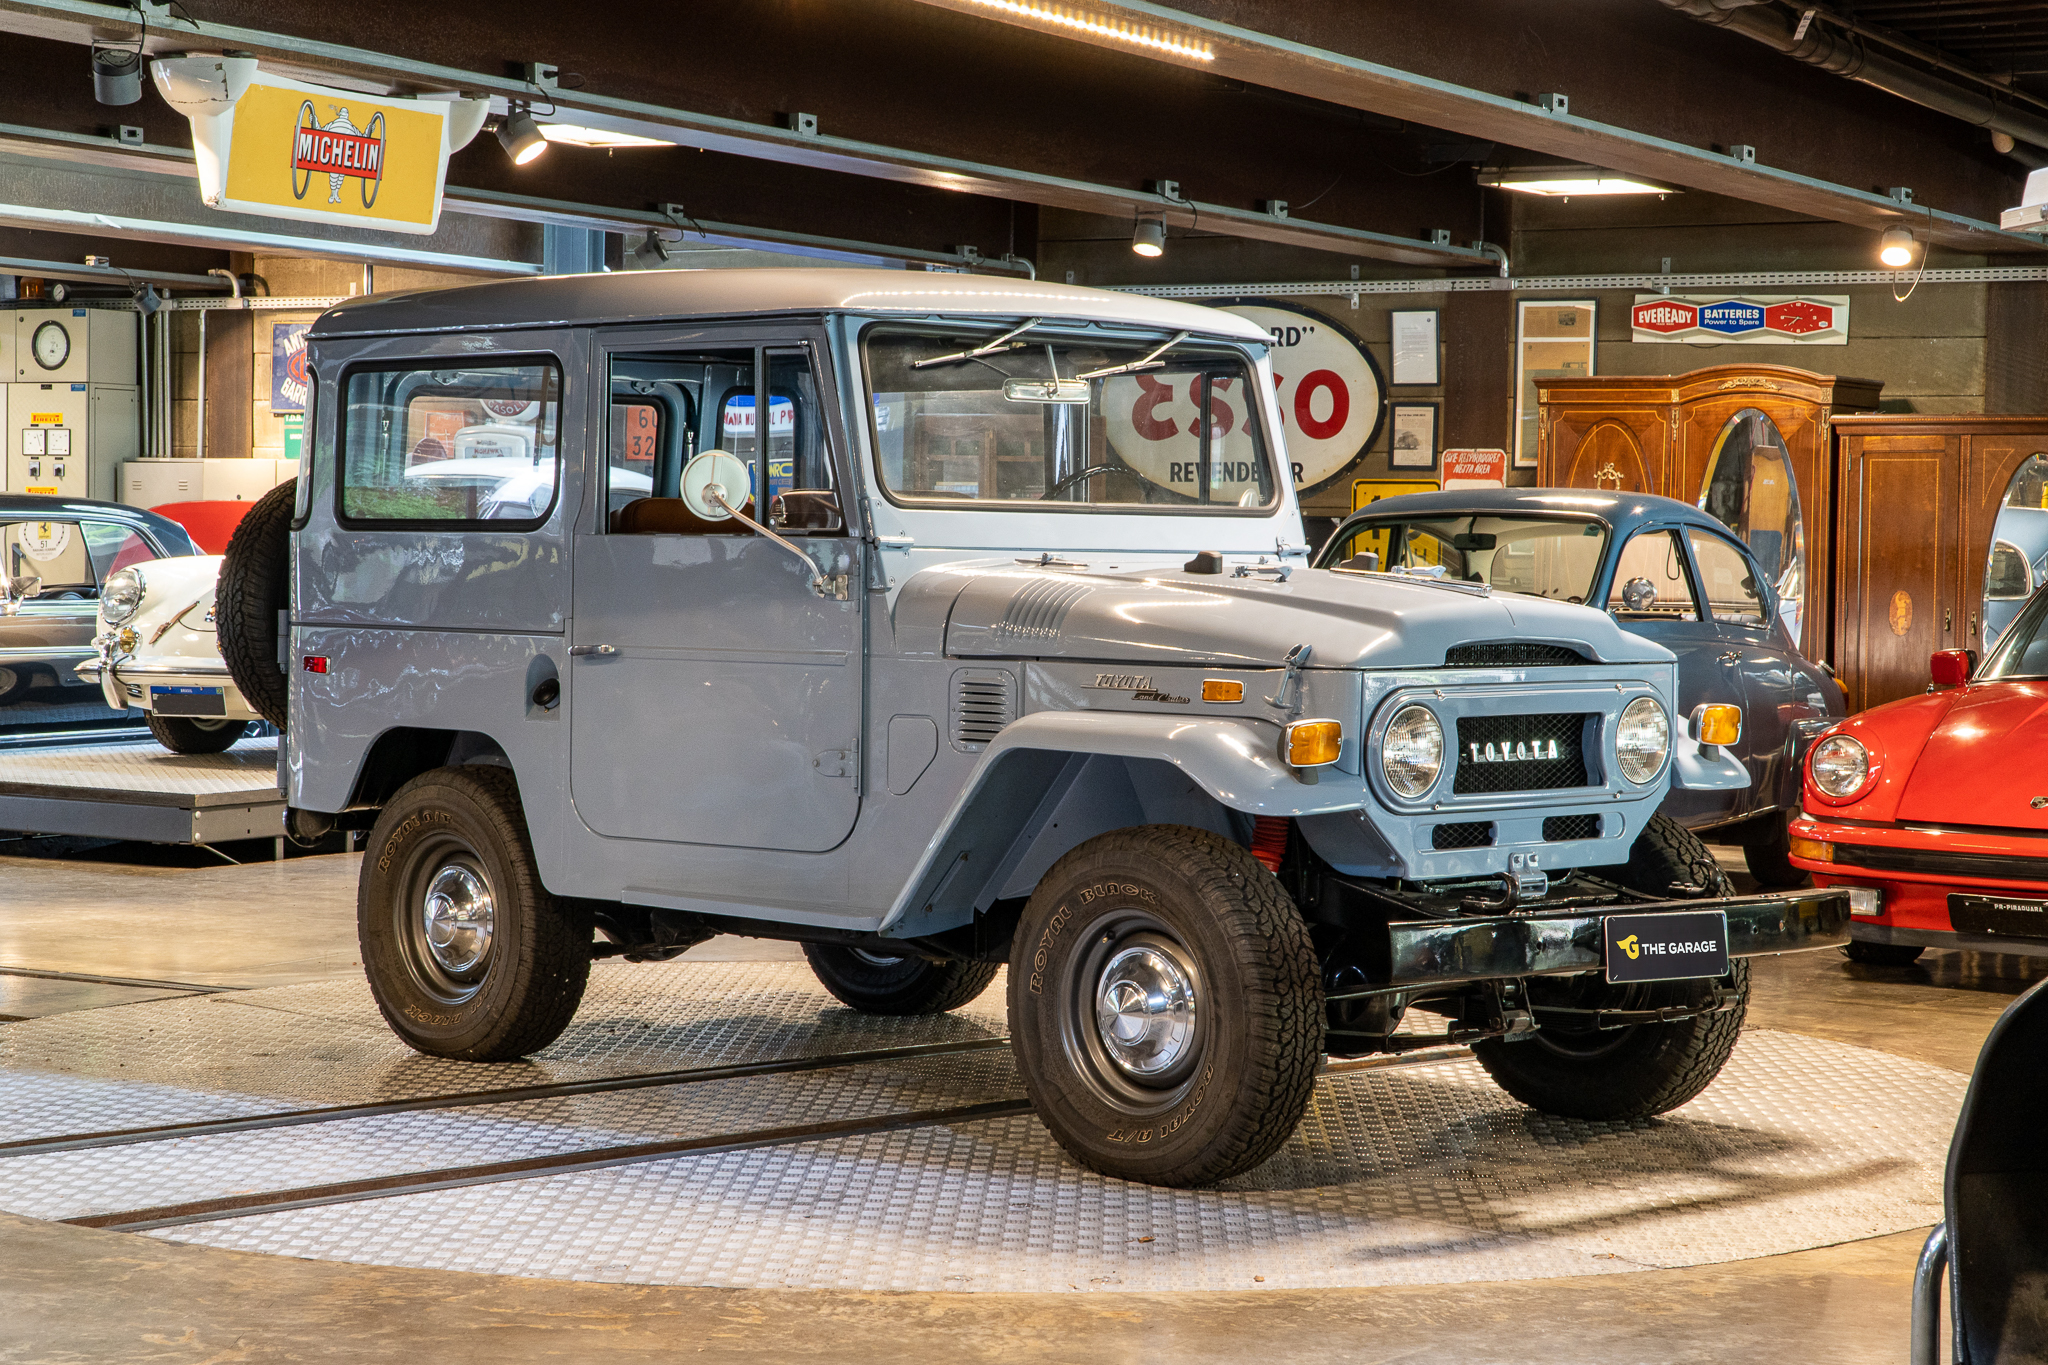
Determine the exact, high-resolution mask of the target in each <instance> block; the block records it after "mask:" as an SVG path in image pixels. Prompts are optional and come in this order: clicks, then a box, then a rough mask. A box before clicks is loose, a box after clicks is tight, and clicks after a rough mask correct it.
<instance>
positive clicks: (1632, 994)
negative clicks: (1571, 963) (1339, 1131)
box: [1472, 815, 1749, 1121]
mask: <svg viewBox="0 0 2048 1365" xmlns="http://www.w3.org/2000/svg"><path fill="white" fill-rule="evenodd" d="M1603 871H1604V873H1605V875H1606V877H1607V879H1608V880H1610V881H1613V882H1616V883H1618V884H1619V885H1622V886H1625V887H1627V888H1628V889H1629V890H1631V891H1640V892H1643V893H1645V894H1647V895H1653V896H1671V895H1674V894H1684V893H1683V892H1674V890H1673V888H1674V887H1681V888H1682V887H1688V886H1690V887H1700V886H1704V887H1706V888H1707V889H1708V891H1709V892H1711V893H1712V894H1714V895H1719V896H1726V895H1729V894H1730V893H1732V892H1733V890H1734V887H1733V885H1731V884H1730V882H1729V881H1728V877H1727V874H1726V873H1724V872H1722V871H1721V869H1720V867H1719V866H1718V865H1717V864H1716V863H1715V862H1714V855H1713V854H1712V853H1710V852H1708V851H1707V846H1706V845H1705V844H1702V843H1701V842H1700V841H1699V839H1698V838H1696V837H1695V836H1694V835H1693V834H1692V832H1691V831H1689V830H1687V829H1686V828H1685V827H1684V826H1683V825H1680V824H1679V823H1678V822H1677V821H1676V820H1673V819H1671V818H1670V817H1669V816H1664V815H1653V816H1651V817H1650V823H1649V824H1648V825H1647V826H1645V827H1644V829H1643V832H1642V834H1640V835H1639V836H1637V838H1636V842H1635V846H1634V847H1633V848H1632V849H1630V850H1629V860H1628V863H1627V865H1626V866H1624V867H1621V868H1618V869H1612V870H1606V869H1603ZM1712 905H1713V902H1712V901H1710V900H1703V901H1702V902H1701V903H1700V908H1701V909H1703V910H1704V909H1710V908H1712ZM1715 984H1717V983H1715V982H1709V981H1663V982H1654V983H1648V984H1640V985H1628V984H1614V983H1610V982H1608V981H1606V980H1605V979H1604V978H1603V977H1601V976H1600V975H1597V974H1595V973H1590V972H1588V973H1583V974H1581V975H1578V976H1568V977H1549V978H1544V977H1538V978H1535V979H1533V980H1531V981H1529V982H1528V983H1527V985H1526V987H1525V991H1526V995H1527V997H1528V1001H1529V1004H1530V1005H1531V1006H1532V1007H1533V1008H1535V1009H1538V1010H1540V1009H1541V1008H1542V1007H1543V1006H1545V1005H1550V1006H1555V1007H1568V1008H1574V1009H1625V1010H1641V1009H1659V1008H1664V1007H1667V1006H1673V1005H1689V1006H1698V1005H1703V1004H1705V1003H1706V1002H1707V1000H1708V999H1709V996H1710V992H1711V988H1712V987H1713V986H1714V985H1715ZM1718 984H1721V985H1724V986H1733V987H1734V989H1735V992H1736V998H1735V1005H1734V1007H1733V1008H1732V1009H1729V1010H1727V1011H1725V1012H1723V1013H1720V1014H1701V1015H1694V1016H1693V1017H1692V1018H1690V1019H1675V1020H1672V1021H1671V1022H1670V1023H1666V1024H1634V1025H1631V1026H1629V1027H1627V1028H1620V1029H1589V1028H1569V1027H1563V1026H1560V1025H1556V1024H1543V1025H1540V1026H1539V1027H1538V1029H1537V1031H1536V1035H1535V1036H1534V1037H1533V1038H1525V1039H1522V1040H1519V1041H1516V1042H1512V1043H1511V1042H1508V1041H1506V1040H1505V1039H1500V1038H1488V1039H1485V1040H1484V1041H1482V1042H1478V1043H1474V1044H1473V1045H1472V1054H1473V1056H1475V1057H1476V1058H1478V1060H1479V1064H1480V1065H1481V1066H1484V1067H1485V1068H1486V1072H1487V1074H1488V1075H1489V1076H1492V1077H1493V1079H1494V1083H1495V1084H1497V1085H1498V1086H1500V1088H1501V1089H1503V1090H1505V1091H1507V1092H1508V1093H1509V1094H1510V1095H1513V1096H1514V1097H1515V1098H1516V1099H1518V1100H1520V1101H1521V1102H1522V1103H1524V1104H1526V1105H1528V1106H1529V1107H1530V1108H1531V1109H1540V1110H1542V1111H1543V1112H1544V1113H1546V1114H1559V1115H1562V1116H1564V1117H1566V1118H1576V1119H1594V1120H1601V1121H1614V1120H1622V1119H1639V1118H1648V1117H1649V1116H1650V1115H1652V1114H1662V1113H1666V1112H1668V1111H1670V1110H1673V1109H1676V1108H1678V1106H1680V1105H1681V1104H1684V1103H1685V1102H1686V1101H1688V1100H1690V1099H1692V1098H1693V1097H1694V1096H1696V1095H1698V1094H1699V1093H1700V1092H1701V1091H1702V1090H1705V1089H1706V1088H1707V1087H1708V1086H1709V1085H1710V1084H1712V1083H1713V1080H1714V1077H1716V1076H1718V1075H1719V1074H1720V1073H1721V1068H1722V1067H1723V1066H1725V1065H1727V1062H1728V1058H1729V1057H1730V1056H1731V1055H1732V1054H1733V1053H1734V1051H1735V1044H1736V1041H1737V1039H1738V1038H1739V1037H1740V1036H1741V1033H1742V1020H1743V1016H1744V1015H1745V1014H1747V1013H1748V1010H1749V964H1748V963H1747V962H1744V961H1742V960H1740V959H1737V960H1736V961H1735V962H1733V963H1731V964H1730V970H1729V973H1728V975H1727V976H1726V977H1723V978H1721V980H1720V982H1719V983H1718Z"/></svg>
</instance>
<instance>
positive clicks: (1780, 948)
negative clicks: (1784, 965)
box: [1387, 887, 1851, 987]
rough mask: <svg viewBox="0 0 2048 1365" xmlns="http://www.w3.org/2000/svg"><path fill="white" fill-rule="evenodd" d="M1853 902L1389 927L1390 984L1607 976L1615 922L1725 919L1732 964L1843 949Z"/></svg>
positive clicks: (1762, 902)
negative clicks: (1606, 927) (1608, 928)
mask: <svg viewBox="0 0 2048 1365" xmlns="http://www.w3.org/2000/svg"><path fill="white" fill-rule="evenodd" d="M1850 902H1851V896H1850V894H1849V891H1848V889H1847V888H1841V887H1820V888H1816V889H1814V890H1811V891H1795V892H1789V893H1784V894H1777V895H1766V896H1731V897H1729V898H1728V899H1726V900H1684V901H1656V902H1650V901H1633V902H1629V903H1627V904H1621V905H1613V906H1607V907H1603V908H1601V909H1598V910H1590V911H1587V910H1564V911H1556V912H1552V913H1547V914H1546V913H1540V912H1539V913H1536V914H1529V915H1499V916H1491V917H1486V918H1465V917H1460V918H1457V919H1432V920H1405V921H1397V922H1395V923H1393V924H1390V925H1388V926H1387V935H1388V939H1389V947H1390V949H1391V954H1390V959H1389V961H1390V966H1391V978H1390V980H1389V982H1388V983H1387V984H1388V985H1389V986H1394V987H1400V986H1440V985H1450V984H1455V983H1458V982H1466V981H1497V980H1502V979H1506V978H1512V977H1523V976H1550V975H1557V974H1561V973H1567V972H1597V971H1603V970H1605V969H1606V966H1607V957H1606V950H1605V943H1604V936H1603V934H1602V924H1603V922H1604V921H1605V919H1606V918H1607V916H1608V915H1610V914H1629V915H1634V914H1643V913H1655V912H1659V911H1676V910H1722V911H1726V912H1727V915H1728V955H1729V956H1730V957H1760V956H1764V955H1766V954H1770V953H1794V952H1802V951H1805V950H1807V949H1811V948H1830V947H1836V946H1839V945H1840V944H1843V943H1847V942H1848V941H1849V917H1850Z"/></svg>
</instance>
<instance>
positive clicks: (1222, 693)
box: [1202, 678, 1244, 701]
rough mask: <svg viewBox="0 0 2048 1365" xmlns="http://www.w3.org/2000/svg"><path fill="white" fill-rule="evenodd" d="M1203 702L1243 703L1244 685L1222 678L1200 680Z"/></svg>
mask: <svg viewBox="0 0 2048 1365" xmlns="http://www.w3.org/2000/svg"><path fill="white" fill-rule="evenodd" d="M1202 700H1203V701H1243V700H1244V684H1243V683H1241V682H1230V681H1227V680H1226V679H1223V678H1204V679H1202Z"/></svg>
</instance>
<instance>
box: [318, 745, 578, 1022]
mask: <svg viewBox="0 0 2048 1365" xmlns="http://www.w3.org/2000/svg"><path fill="white" fill-rule="evenodd" d="M592 928H593V926H592V923H591V920H590V917H589V916H588V914H586V913H584V912H582V911H581V910H579V909H578V907H577V905H576V903H575V902H573V901H570V900H566V899H564V898H561V897H557V896H554V895H552V894H550V893H549V891H548V889H547V888H546V887H545V886H543V885H541V880H540V872H539V869H538V868H537V867H536V865H535V863H534V857H533V844H532V842H531V840H530V839H529V838H528V837H527V832H526V818H525V813H524V811H523V810H522V808H521V806H520V802H519V786H518V783H517V782H516V781H515V780H514V779H513V776H512V773H511V772H510V771H509V770H507V769H505V768H496V767H462V768H438V769H436V770H434V771H433V772H430V773H425V774H423V775H421V776H419V777H416V778H414V779H413V780H412V781H410V782H408V783H406V784H405V785H404V786H403V787H401V788H399V790H398V794H397V795H396V796H394V797H393V798H392V799H391V803H390V804H389V805H387V806H385V807H384V812H383V814H382V815H380V816H378V817H377V825H376V828H375V829H374V830H373V831H372V832H371V834H370V843H369V849H368V851H367V852H366V853H365V854H364V855H363V870H362V875H361V878H360V880H359V881H358V883H357V891H356V932H357V936H358V939H359V941H360V942H361V944H362V950H363V972H364V974H365V975H366V976H368V977H369V980H370V992H371V994H372V995H374V996H375V997H376V999H377V1008H378V1009H379V1010H381V1011H382V1012H383V1015H384V1020H385V1022H386V1023H388V1024H390V1025H391V1029H392V1031H393V1032H394V1033H396V1034H397V1035H398V1036H399V1037H400V1038H403V1039H404V1040H405V1041H406V1043H407V1044H409V1045H410V1046H411V1047H412V1048H414V1049H415V1050H416V1051H419V1052H424V1053H426V1054H428V1055H429V1056H433V1057H455V1058H460V1059H461V1060H463V1061H470V1062H505V1061H511V1060H512V1059H514V1058H517V1057H524V1056H526V1055H527V1054H528V1053H531V1052H537V1051H539V1050H540V1049H541V1048H544V1047H546V1046H547V1045H548V1044H549V1043H551V1042H553V1041H554V1040H555V1039H556V1038H557V1037H559V1036H560V1035H561V1032H562V1030H563V1029H565V1028H567V1027H568V1026H569V1021H570V1019H572V1018H573V1017H574V1016H575V1014H576V1007H577V1005H579V1004H581V1003H582V1000H583V989H584V986H585V985H586V984H587V983H588V981H589V979H590V938H591V932H592Z"/></svg>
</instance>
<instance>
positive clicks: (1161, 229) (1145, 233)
mask: <svg viewBox="0 0 2048 1365" xmlns="http://www.w3.org/2000/svg"><path fill="white" fill-rule="evenodd" d="M1131 250H1133V251H1135V252H1137V253H1138V254H1139V255H1140V256H1163V255H1165V254H1166V220H1165V219H1163V218H1140V219H1139V220H1138V226H1137V228H1136V229H1134V230H1133V231H1132V233H1131Z"/></svg>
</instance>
